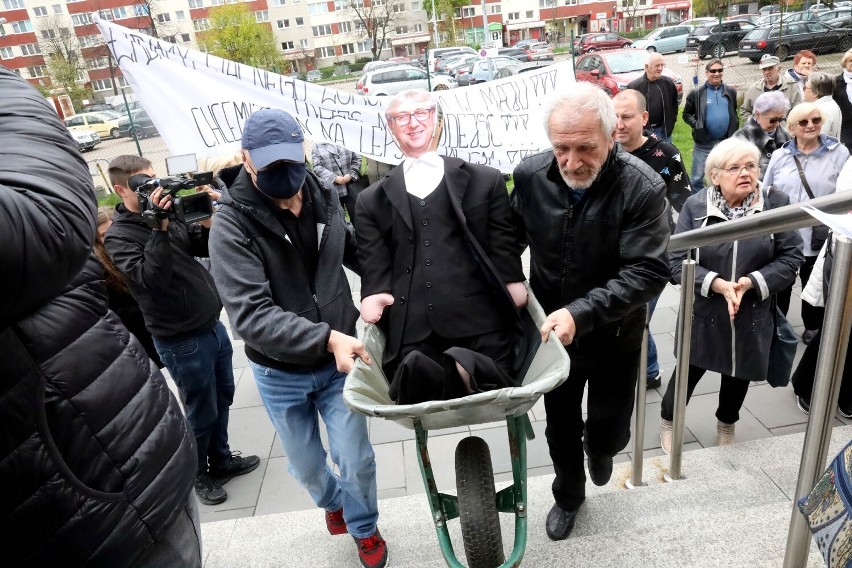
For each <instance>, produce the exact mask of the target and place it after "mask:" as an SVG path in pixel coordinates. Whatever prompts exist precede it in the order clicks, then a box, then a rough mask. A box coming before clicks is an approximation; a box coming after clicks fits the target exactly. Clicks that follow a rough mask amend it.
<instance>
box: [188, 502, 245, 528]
mask: <svg viewBox="0 0 852 568" xmlns="http://www.w3.org/2000/svg"><path fill="white" fill-rule="evenodd" d="M226 503H227V501H226ZM200 516H201V522H202V523H214V522H216V521H227V520H229V519H242V518H244V517H253V516H254V507H246V508H244V509H228V510H225V511H205V512H203V513H201V514H200Z"/></svg>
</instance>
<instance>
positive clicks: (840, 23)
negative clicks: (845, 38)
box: [823, 15, 852, 29]
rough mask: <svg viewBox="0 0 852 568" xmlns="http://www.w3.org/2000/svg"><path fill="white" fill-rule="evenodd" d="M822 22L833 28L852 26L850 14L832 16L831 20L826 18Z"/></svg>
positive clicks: (848, 27)
mask: <svg viewBox="0 0 852 568" xmlns="http://www.w3.org/2000/svg"><path fill="white" fill-rule="evenodd" d="M823 24H825V25H826V26H828V27H830V28H835V29H850V28H852V15H846V16H842V17H840V18H834V19H833V20H826V21H825V22H823Z"/></svg>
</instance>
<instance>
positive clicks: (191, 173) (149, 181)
mask: <svg viewBox="0 0 852 568" xmlns="http://www.w3.org/2000/svg"><path fill="white" fill-rule="evenodd" d="M166 168H167V170H168V173H169V175H170V176H173V177H165V178H154V177H151V176H149V175H147V174H135V175H132V176H130V179H129V180H127V185H128V187H130V189H131V190H132V191H133V192H135V193H136V199H138V200H139V206H140V208H141V209H142V219H143V220H144V221H145V224H146V225H148V226H149V227H151V228H152V229H153V228H155V227H159V226H160V221H162V220H163V219H169V220H170V221H173V220H178V221H182V222H184V223H195V222H198V221H203V220H204V219H209V218H210V217H212V216H213V202H212V201H211V200H210V196H209V195H207V194H206V193H203V192H202V193H193V194H191V195H180V196H178V195H177V193H178V192H179V191H182V190H184V189H195V188H196V187H198V186H200V185H208V184H210V183H212V182H213V172H196V171H195V170H197V169H198V163H197V161H196V159H195V154H184V155H181V156H169V157H168V158H166ZM178 172H180V173H178ZM157 188H163V192H162V195H161V199H162V198H163V197H166V196H167V195H171V196H172V206H171V207H170V208H169V209H163V208H162V207H157V206H156V205H154V203H153V202H152V201H151V200H150V199H149V196H150V195H151V193H152V192H153V191H154V190H156V189H157Z"/></svg>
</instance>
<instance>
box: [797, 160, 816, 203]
mask: <svg viewBox="0 0 852 568" xmlns="http://www.w3.org/2000/svg"><path fill="white" fill-rule="evenodd" d="M793 160H795V162H796V169H798V170H799V178H800V179H801V180H802V185H803V186H804V187H805V191H807V192H808V197H810V198H811V199H813V198H814V192H813V191H811V186H810V185H808V179H807V178H806V177H805V171H804V170H803V169H802V162H800V161H799V157H798V156H793Z"/></svg>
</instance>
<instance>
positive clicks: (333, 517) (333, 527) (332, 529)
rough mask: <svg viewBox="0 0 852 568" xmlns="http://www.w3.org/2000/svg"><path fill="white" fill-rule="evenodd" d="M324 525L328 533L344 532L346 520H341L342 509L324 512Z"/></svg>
mask: <svg viewBox="0 0 852 568" xmlns="http://www.w3.org/2000/svg"><path fill="white" fill-rule="evenodd" d="M325 526H326V527H327V528H328V532H329V534H346V532H347V531H346V521H344V520H343V509H340V510H337V511H333V512H329V511H326V512H325Z"/></svg>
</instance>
